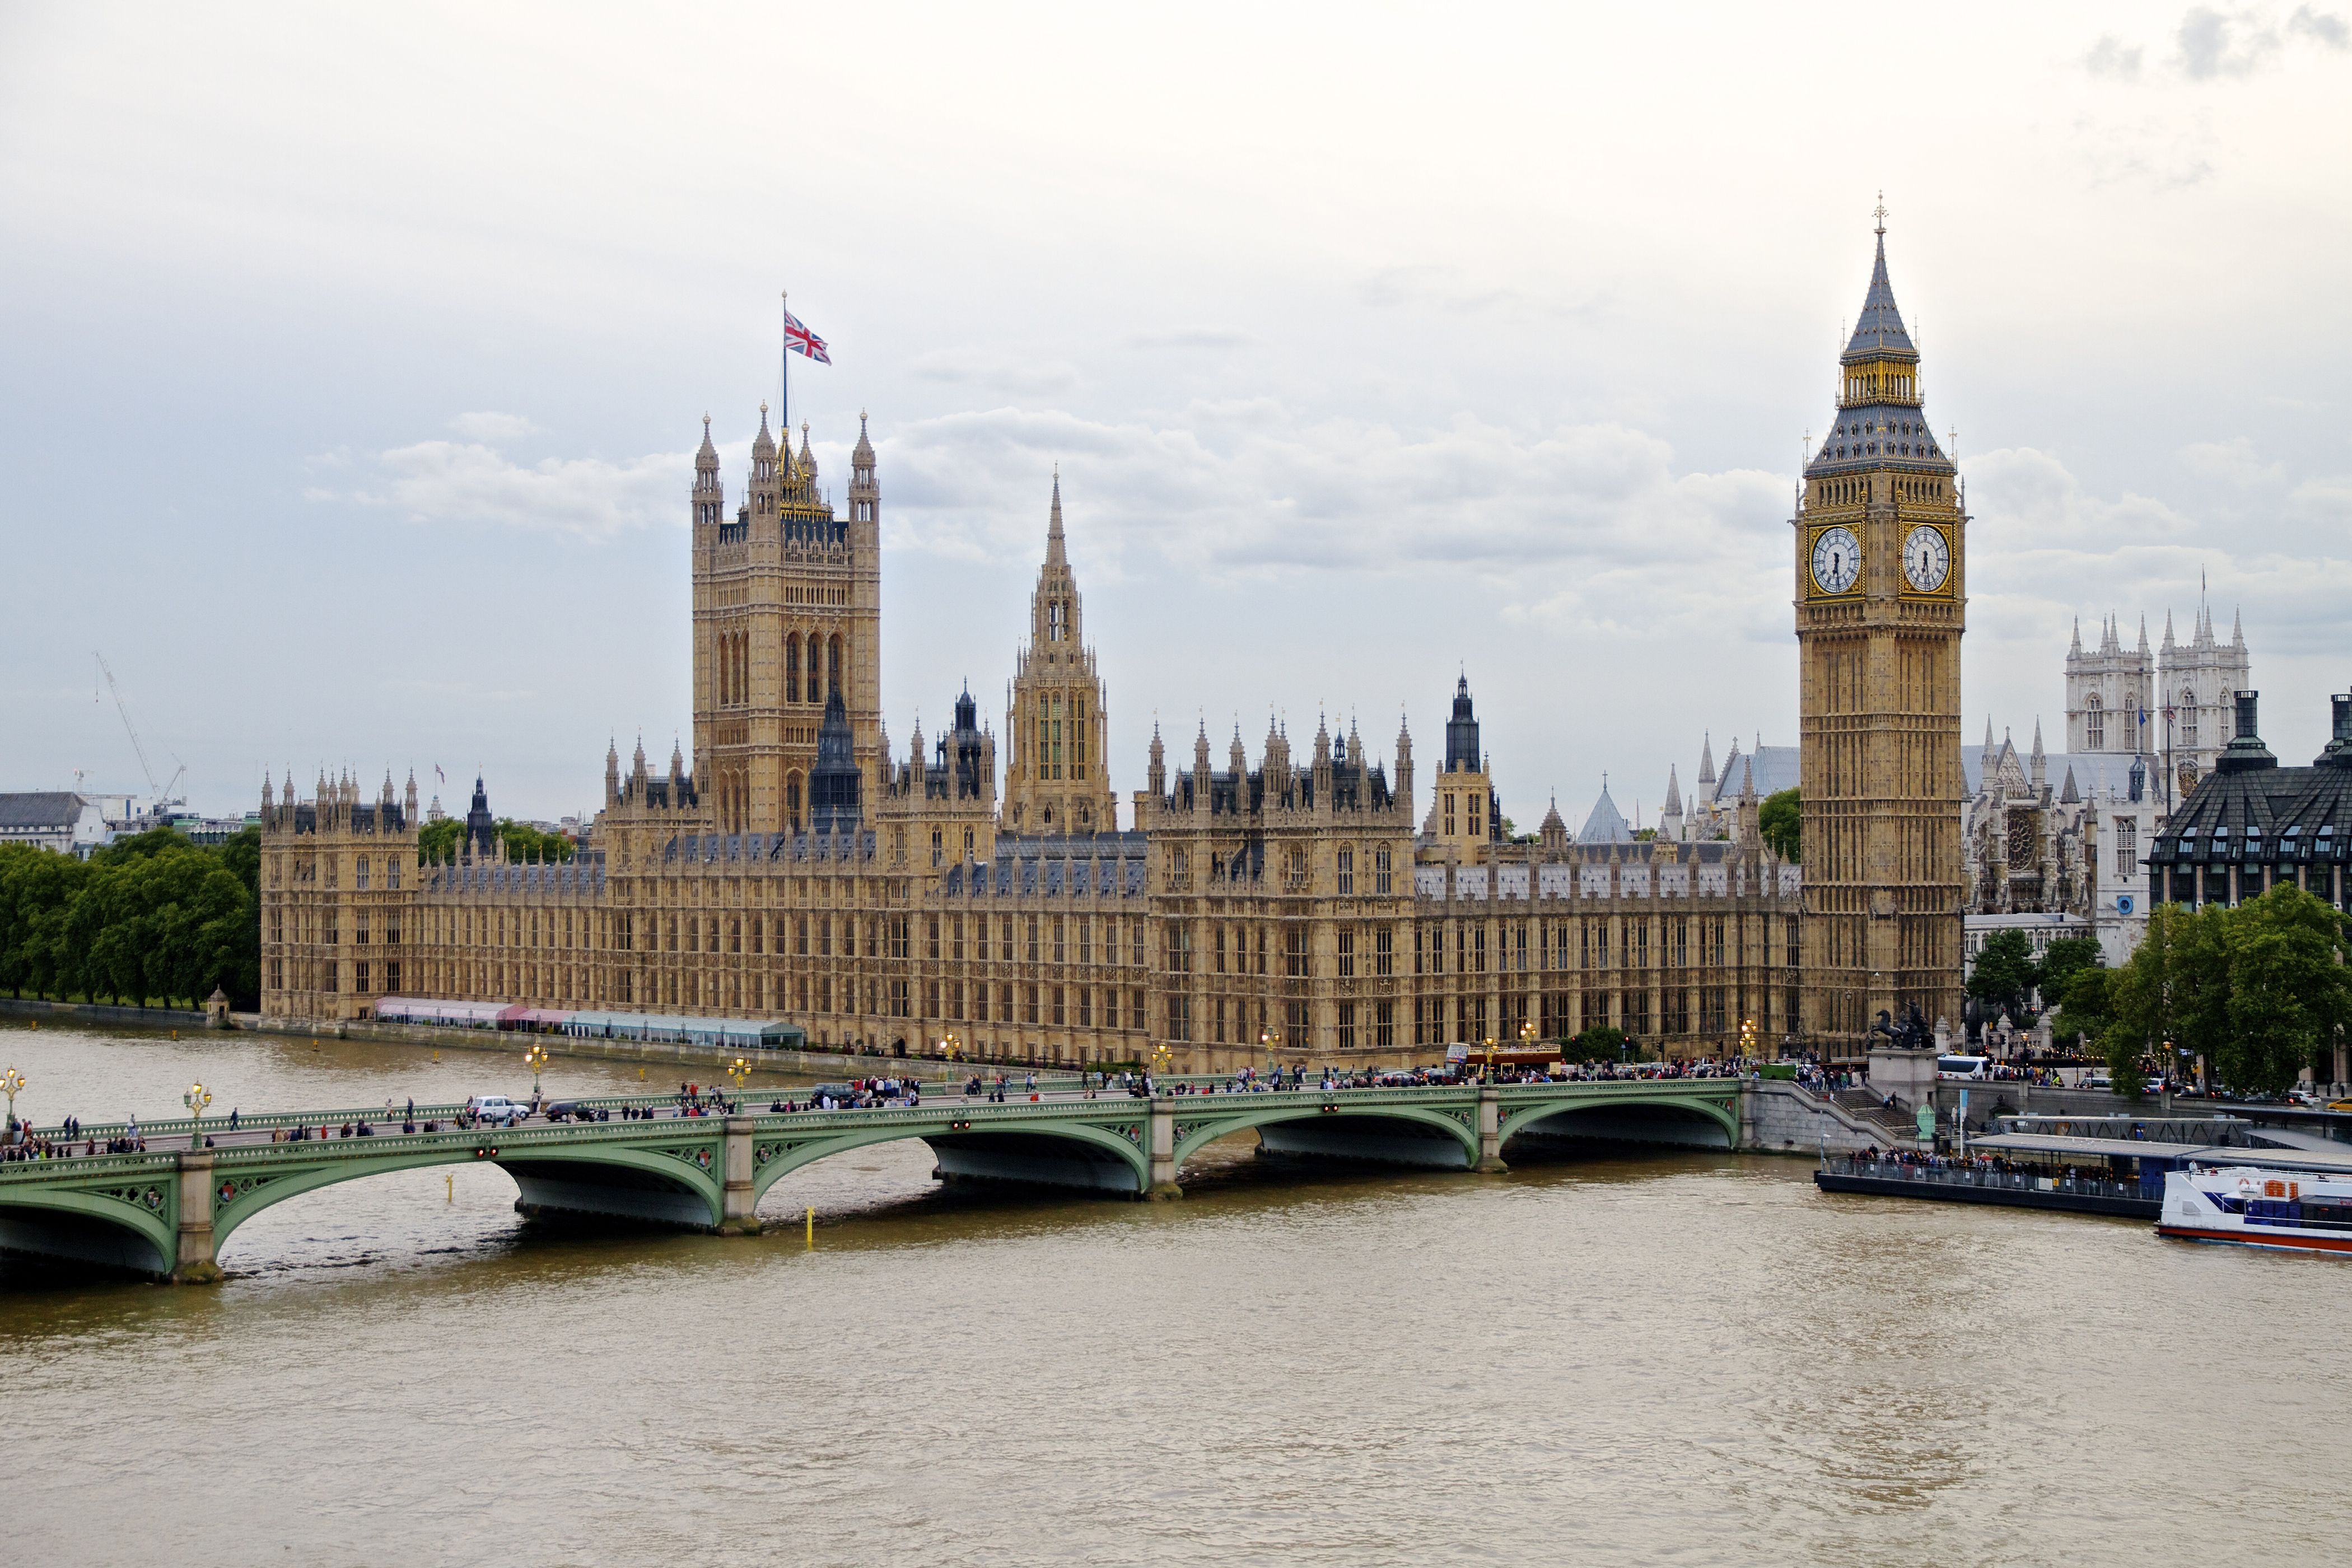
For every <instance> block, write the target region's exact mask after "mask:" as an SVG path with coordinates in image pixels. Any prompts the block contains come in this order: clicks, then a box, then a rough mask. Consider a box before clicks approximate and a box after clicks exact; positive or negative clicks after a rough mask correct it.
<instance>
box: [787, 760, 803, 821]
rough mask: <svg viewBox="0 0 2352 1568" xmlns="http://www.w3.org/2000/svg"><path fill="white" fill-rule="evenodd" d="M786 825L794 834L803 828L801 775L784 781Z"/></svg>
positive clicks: (795, 775) (794, 775) (795, 774)
mask: <svg viewBox="0 0 2352 1568" xmlns="http://www.w3.org/2000/svg"><path fill="white" fill-rule="evenodd" d="M784 825H785V826H788V827H790V828H791V829H792V830H793V832H795V833H797V832H799V831H800V826H801V775H800V774H798V773H794V774H793V776H792V777H790V778H788V779H786V780H785V781H784Z"/></svg>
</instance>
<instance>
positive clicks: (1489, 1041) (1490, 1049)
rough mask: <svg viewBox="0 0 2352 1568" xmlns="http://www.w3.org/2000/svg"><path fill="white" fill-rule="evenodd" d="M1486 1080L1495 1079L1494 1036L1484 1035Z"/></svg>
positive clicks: (1491, 1080)
mask: <svg viewBox="0 0 2352 1568" xmlns="http://www.w3.org/2000/svg"><path fill="white" fill-rule="evenodd" d="M1486 1081H1487V1082H1488V1083H1492V1082H1494V1081H1495V1037H1494V1036H1492V1035H1489V1036H1487V1037H1486Z"/></svg>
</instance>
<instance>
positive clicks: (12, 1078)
mask: <svg viewBox="0 0 2352 1568" xmlns="http://www.w3.org/2000/svg"><path fill="white" fill-rule="evenodd" d="M24 1087H25V1075H24V1074H23V1073H20V1072H18V1071H17V1070H16V1068H9V1069H8V1070H7V1071H6V1072H0V1093H5V1094H6V1095H7V1096H8V1125H9V1126H10V1127H12V1128H13V1127H15V1126H16V1091H17V1090H18V1089H22V1088H24Z"/></svg>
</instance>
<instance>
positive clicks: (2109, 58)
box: [2083, 33, 2146, 81]
mask: <svg viewBox="0 0 2352 1568" xmlns="http://www.w3.org/2000/svg"><path fill="white" fill-rule="evenodd" d="M2144 53H2146V51H2145V50H2143V49H2142V48H2140V47H2139V46H2138V45H2137V44H2131V45H2126V43H2125V42H2124V41H2123V40H2122V39H2121V38H2118V37H2116V36H2115V35H2114V34H2113V33H2103V34H2101V35H2100V37H2099V41H2098V42H2097V43H2095V44H2093V45H2092V46H2091V52H2090V53H2089V54H2087V55H2084V57H2083V68H2084V70H2086V71H2089V72H2090V73H2091V74H2092V75H2093V76H2096V77H2106V78H2108V79H2112V80H2116V81H2137V80H2138V79H2139V62H2140V57H2141V56H2142V55H2143V54H2144Z"/></svg>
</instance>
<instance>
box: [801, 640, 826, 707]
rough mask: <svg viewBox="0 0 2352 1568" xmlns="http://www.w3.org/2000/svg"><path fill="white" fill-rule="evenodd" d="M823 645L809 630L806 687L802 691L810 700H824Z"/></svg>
mask: <svg viewBox="0 0 2352 1568" xmlns="http://www.w3.org/2000/svg"><path fill="white" fill-rule="evenodd" d="M823 660H824V646H823V645H822V644H820V643H819V642H818V641H817V638H816V634H815V633H814V632H811V633H810V634H809V639H808V689H807V691H806V692H805V693H804V695H805V697H806V698H807V700H809V701H811V702H822V701H824V664H823V662H822V661H823Z"/></svg>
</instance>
